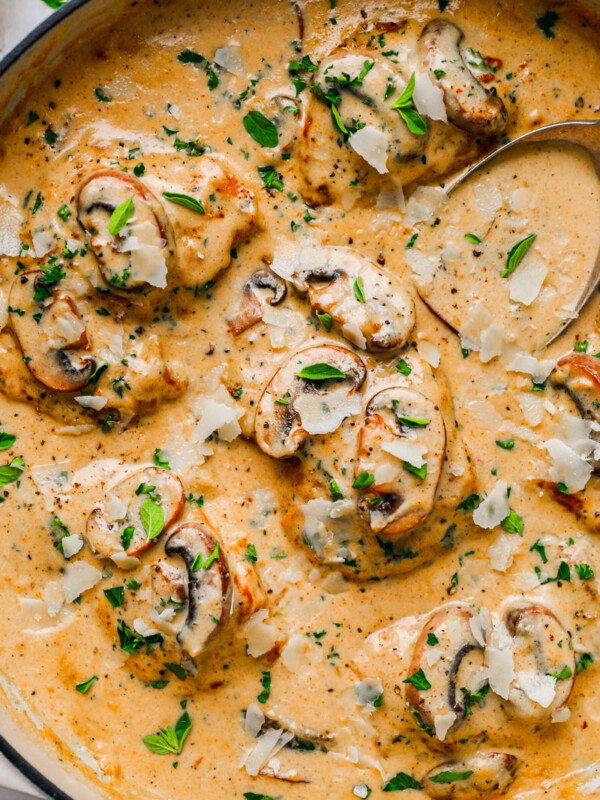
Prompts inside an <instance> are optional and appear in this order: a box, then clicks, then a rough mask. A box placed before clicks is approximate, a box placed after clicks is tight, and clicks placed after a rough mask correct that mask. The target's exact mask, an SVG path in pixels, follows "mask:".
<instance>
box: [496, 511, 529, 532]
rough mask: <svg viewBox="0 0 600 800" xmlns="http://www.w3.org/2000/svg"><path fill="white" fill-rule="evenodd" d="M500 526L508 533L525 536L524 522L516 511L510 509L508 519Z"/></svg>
mask: <svg viewBox="0 0 600 800" xmlns="http://www.w3.org/2000/svg"><path fill="white" fill-rule="evenodd" d="M500 526H501V527H502V528H503V530H505V531H506V532H507V533H518V534H519V536H522V535H523V528H524V525H523V520H522V519H521V517H520V515H519V514H517V512H516V511H515V510H514V509H512V508H511V509H510V511H509V512H508V517H505V518H504V519H503V520H502V522H501V523H500Z"/></svg>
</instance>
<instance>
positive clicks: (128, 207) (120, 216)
mask: <svg viewBox="0 0 600 800" xmlns="http://www.w3.org/2000/svg"><path fill="white" fill-rule="evenodd" d="M134 214H135V207H134V205H133V197H128V198H127V200H123V202H122V203H119V205H118V206H117V207H116V208H115V210H114V211H113V213H112V214H111V215H110V220H109V223H108V232H109V233H110V235H111V236H116V235H117V234H118V233H119V232H120V231H121V230H122V229H123V228H124V227H125V225H127V223H128V222H129V220H130V219H131V218H132V217H133V215H134Z"/></svg>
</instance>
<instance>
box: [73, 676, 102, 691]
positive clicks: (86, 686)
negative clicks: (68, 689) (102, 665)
mask: <svg viewBox="0 0 600 800" xmlns="http://www.w3.org/2000/svg"><path fill="white" fill-rule="evenodd" d="M97 680H98V678H97V677H96V675H94V677H93V678H89V680H87V681H83V682H82V683H78V684H77V685H76V686H75V689H76V690H77V691H78V692H79V693H80V694H86V693H87V692H89V690H90V689H91V688H92V686H93V685H94V684H95V683H96V681H97Z"/></svg>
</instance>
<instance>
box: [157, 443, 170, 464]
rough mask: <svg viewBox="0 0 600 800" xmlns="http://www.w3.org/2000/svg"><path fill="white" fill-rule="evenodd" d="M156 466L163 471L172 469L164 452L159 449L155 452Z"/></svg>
mask: <svg viewBox="0 0 600 800" xmlns="http://www.w3.org/2000/svg"><path fill="white" fill-rule="evenodd" d="M154 466H155V467H160V468H161V469H171V465H170V464H169V462H168V461H166V460H165V459H164V458H163V454H162V450H159V449H158V447H157V448H156V450H155V451H154Z"/></svg>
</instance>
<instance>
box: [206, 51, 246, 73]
mask: <svg viewBox="0 0 600 800" xmlns="http://www.w3.org/2000/svg"><path fill="white" fill-rule="evenodd" d="M213 61H214V62H215V64H218V65H219V66H220V67H223V69H225V70H227V72H230V73H231V74H232V75H243V74H244V62H243V60H242V51H241V48H239V47H237V46H233V47H231V46H228V45H226V46H225V47H217V49H216V50H215V56H214V59H213Z"/></svg>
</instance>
